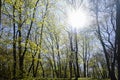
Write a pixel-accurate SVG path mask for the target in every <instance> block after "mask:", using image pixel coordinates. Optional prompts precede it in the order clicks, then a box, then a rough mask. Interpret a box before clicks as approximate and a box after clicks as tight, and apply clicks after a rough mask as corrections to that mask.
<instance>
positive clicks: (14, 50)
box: [0, 0, 16, 79]
mask: <svg viewBox="0 0 120 80" xmlns="http://www.w3.org/2000/svg"><path fill="white" fill-rule="evenodd" d="M0 1H1V0H0ZM0 25H1V24H0ZM13 79H16V30H15V5H13Z"/></svg>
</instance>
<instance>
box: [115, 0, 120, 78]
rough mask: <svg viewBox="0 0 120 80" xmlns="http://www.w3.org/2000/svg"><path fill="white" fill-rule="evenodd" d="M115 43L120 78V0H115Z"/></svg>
mask: <svg viewBox="0 0 120 80" xmlns="http://www.w3.org/2000/svg"><path fill="white" fill-rule="evenodd" d="M116 45H117V63H118V80H120V0H117V1H116Z"/></svg>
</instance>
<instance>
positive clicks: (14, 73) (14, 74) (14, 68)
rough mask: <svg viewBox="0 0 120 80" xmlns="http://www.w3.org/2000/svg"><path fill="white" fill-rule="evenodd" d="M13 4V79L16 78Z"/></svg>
mask: <svg viewBox="0 0 120 80" xmlns="http://www.w3.org/2000/svg"><path fill="white" fill-rule="evenodd" d="M15 28H16V27H15V5H13V79H16V29H15Z"/></svg>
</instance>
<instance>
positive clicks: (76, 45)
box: [75, 28, 80, 80]
mask: <svg viewBox="0 0 120 80" xmlns="http://www.w3.org/2000/svg"><path fill="white" fill-rule="evenodd" d="M75 48H76V49H75V53H76V54H75V58H76V70H77V71H76V72H77V75H76V80H78V77H80V73H79V63H78V40H77V31H76V28H75Z"/></svg>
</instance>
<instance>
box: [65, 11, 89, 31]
mask: <svg viewBox="0 0 120 80" xmlns="http://www.w3.org/2000/svg"><path fill="white" fill-rule="evenodd" d="M87 14H88V13H87V12H86V11H85V10H83V9H76V10H75V9H72V10H69V11H68V13H67V23H68V24H69V25H71V26H72V27H74V28H77V29H79V28H83V27H85V26H86V24H88V15H87Z"/></svg>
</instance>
